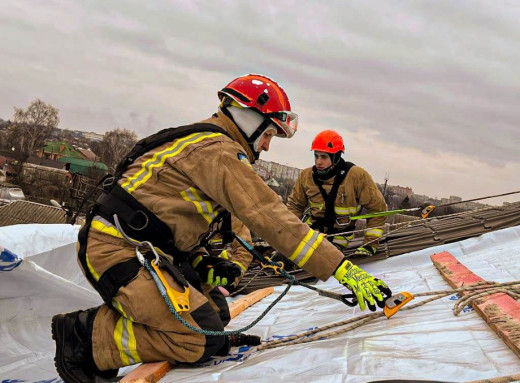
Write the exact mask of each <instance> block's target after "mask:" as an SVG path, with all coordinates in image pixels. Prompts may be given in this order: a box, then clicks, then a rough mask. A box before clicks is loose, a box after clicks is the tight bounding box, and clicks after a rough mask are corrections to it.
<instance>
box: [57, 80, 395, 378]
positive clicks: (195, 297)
mask: <svg viewBox="0 0 520 383" xmlns="http://www.w3.org/2000/svg"><path fill="white" fill-rule="evenodd" d="M219 98H220V101H221V103H220V107H219V111H218V113H216V114H215V115H213V116H212V117H211V118H209V119H207V120H205V121H202V122H201V123H198V124H194V125H193V126H191V127H188V128H189V129H194V128H197V127H199V128H200V127H201V126H202V127H208V131H200V129H199V131H197V132H195V133H191V134H186V135H185V136H182V137H180V138H176V139H174V140H172V141H167V142H164V143H163V144H161V145H159V146H157V147H155V148H154V149H152V150H150V151H148V152H146V153H145V154H143V155H141V156H139V157H137V158H130V159H129V158H127V159H126V160H128V166H127V167H124V169H125V170H124V172H123V173H122V175H121V176H120V177H118V178H117V177H116V178H117V179H116V181H117V182H115V184H116V185H115V186H114V185H112V186H111V187H112V189H110V190H111V191H110V192H109V193H107V194H106V195H102V197H100V199H98V204H97V205H96V206H97V208H95V209H94V211H93V216H91V217H90V220H88V221H87V224H86V225H85V227H84V228H83V229H82V230H81V232H80V235H79V249H78V260H79V263H80V266H81V268H82V270H83V272H84V274H85V276H86V277H87V279H88V280H89V282H90V283H91V284H92V285H93V286H94V287H95V288H96V289H97V291H98V292H100V294H101V296H102V297H103V299H104V301H105V304H103V305H101V306H100V307H96V308H92V309H88V310H86V311H77V312H72V313H68V314H59V315H56V316H54V317H53V319H52V334H53V338H54V340H55V341H56V356H55V364H56V368H57V371H58V373H59V375H60V376H61V377H62V378H63V380H64V381H66V382H89V381H94V379H95V377H96V376H101V377H104V378H108V377H113V376H115V374H116V373H117V369H118V368H119V367H122V366H127V365H131V364H135V363H139V362H151V361H161V360H167V361H170V362H172V363H177V362H182V363H195V362H201V361H204V360H207V359H208V358H210V357H211V356H213V355H226V354H227V353H228V351H229V348H230V346H232V345H233V338H232V337H231V336H228V335H224V334H218V333H217V334H216V335H206V334H201V333H198V332H195V331H193V330H191V329H189V328H187V327H186V326H184V325H183V324H182V323H181V322H180V321H179V320H177V319H176V317H175V316H174V315H173V314H172V312H170V311H169V308H168V306H167V305H166V303H165V301H164V299H163V297H162V296H161V295H160V292H159V289H158V287H157V285H156V283H155V282H154V280H153V279H152V276H151V274H150V272H149V271H148V269H146V268H143V267H137V266H136V261H135V259H136V254H141V252H140V251H139V248H138V247H136V246H137V245H136V246H133V245H132V244H131V243H134V242H132V235H134V234H135V235H138V234H139V233H140V231H139V230H144V232H146V230H148V227H149V226H152V228H153V230H150V231H148V234H149V238H148V240H149V241H150V242H151V243H152V244H153V246H154V248H155V249H156V252H158V253H159V254H161V256H162V254H163V253H164V254H165V255H164V257H166V258H173V261H172V263H171V265H170V266H171V267H172V268H173V269H174V270H173V271H175V270H177V272H178V271H179V270H180V271H181V272H182V274H183V276H182V275H181V276H179V275H178V274H177V277H176V278H173V277H170V276H169V275H168V273H165V275H166V276H167V277H168V282H169V284H170V285H171V286H173V287H174V288H175V290H178V291H183V287H182V286H183V283H184V282H183V279H184V278H185V279H186V280H188V281H189V310H188V311H180V312H179V315H180V316H181V317H182V318H183V319H184V320H185V321H186V322H188V324H191V325H192V326H194V327H196V328H201V329H204V330H213V331H223V330H224V327H225V325H226V324H227V321H229V311H228V309H227V305H225V299H224V298H223V297H222V295H220V294H219V292H218V289H213V290H210V291H209V290H208V289H203V288H201V287H200V285H202V284H211V285H224V286H225V285H227V284H229V283H230V281H232V280H233V279H234V278H236V277H237V276H239V275H240V272H241V271H240V267H239V266H238V265H236V264H234V263H232V262H229V261H226V260H223V259H221V258H217V257H209V256H204V255H198V253H197V250H196V249H197V248H198V247H199V246H200V240H201V237H203V236H204V235H205V233H207V232H208V229H209V227H210V224H211V223H212V222H214V220H215V217H218V215H219V214H221V213H222V212H223V210H224V209H225V210H227V211H228V212H230V213H231V214H232V215H233V216H236V217H237V218H238V219H239V220H240V221H241V222H243V223H244V224H245V225H246V226H247V227H248V228H249V229H251V230H252V231H254V232H255V233H257V234H258V235H259V236H261V237H262V238H264V239H265V240H266V241H268V242H269V243H270V244H271V245H272V246H273V247H274V248H275V249H277V250H278V251H280V252H281V253H282V254H287V255H288V257H289V258H290V259H291V260H292V261H293V262H294V263H296V264H297V265H298V266H299V267H301V268H303V269H305V270H307V271H309V272H310V273H312V274H313V275H315V276H316V277H317V278H319V279H321V280H327V279H328V278H329V277H330V276H334V277H335V278H336V279H337V280H338V281H339V282H340V283H341V284H343V285H344V286H345V287H347V288H348V289H350V290H351V291H353V292H354V293H355V294H356V297H357V300H358V303H359V306H360V307H361V308H362V309H364V308H365V307H366V305H368V307H369V308H370V309H371V310H375V309H376V305H378V306H379V307H383V306H384V299H383V295H390V294H391V292H390V290H389V289H388V286H387V285H386V284H385V283H384V282H383V281H381V280H379V279H376V278H374V277H373V276H371V275H370V274H368V273H366V272H365V271H364V270H362V269H360V268H359V267H357V266H356V265H353V264H352V263H351V262H349V261H348V260H344V259H343V255H342V254H341V252H339V251H338V250H337V249H336V248H335V247H334V246H333V245H332V244H331V243H330V242H329V241H327V240H325V238H324V236H323V235H322V234H320V233H319V232H317V231H315V230H313V229H311V228H309V226H308V225H306V224H304V223H302V222H301V221H300V220H299V219H298V218H297V217H296V216H295V215H294V214H292V213H291V212H290V211H289V210H288V209H287V207H286V206H285V205H284V204H283V203H282V202H281V201H280V199H279V197H278V196H277V195H276V194H275V193H274V192H273V191H272V190H271V189H270V188H269V187H268V186H267V185H265V183H264V182H263V181H262V179H261V178H260V177H259V176H258V175H257V174H256V173H255V172H254V170H253V169H252V167H251V162H253V161H254V160H255V159H256V158H257V157H258V155H259V153H260V152H261V151H264V150H265V151H267V150H268V149H269V144H270V141H271V139H272V137H273V136H275V135H276V136H281V137H291V136H292V135H293V134H294V133H295V131H296V124H297V116H296V114H295V113H293V112H292V111H291V107H290V104H289V100H288V98H287V95H286V94H285V92H284V90H283V89H282V88H281V87H280V86H279V85H278V84H277V83H276V82H274V81H273V80H271V79H269V78H267V77H265V76H261V75H247V76H242V77H239V78H237V79H235V80H233V81H232V82H231V83H229V84H228V85H227V86H226V87H225V88H223V89H222V90H221V91H220V92H219ZM216 127H217V131H215V129H213V128H216ZM183 128H185V127H183ZM218 128H220V130H218ZM177 129H182V128H177ZM189 129H188V131H190V130H189ZM212 130H213V131H212ZM162 132H163V131H161V132H159V133H158V135H159V136H161V133H162ZM161 137H163V136H161ZM142 141H144V142H143V145H145V144H146V139H145V140H142ZM138 145H139V143H138ZM126 160H125V161H126ZM116 174H117V172H116ZM116 191H117V192H116ZM108 202H111V203H108ZM124 206H134V207H135V209H134V210H136V212H135V214H129V213H128V209H127V210H125V209H126V208H124ZM118 209H119V210H118ZM114 211H117V212H118V213H114ZM118 216H119V217H118ZM132 230H134V231H132ZM125 232H126V233H125ZM125 238H126V239H125ZM168 238H172V240H171V241H168V240H167V239H168ZM145 240H146V239H142V238H139V241H145ZM168 252H170V254H168ZM187 259H189V261H188V262H187V261H186V260H187ZM201 265H202V266H203V267H201ZM173 271H172V275H173V276H175V273H174V272H173Z"/></svg>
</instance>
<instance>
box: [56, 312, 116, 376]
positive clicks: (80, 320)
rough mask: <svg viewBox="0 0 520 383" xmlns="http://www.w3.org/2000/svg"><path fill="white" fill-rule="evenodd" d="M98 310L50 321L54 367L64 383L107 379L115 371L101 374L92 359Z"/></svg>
mask: <svg viewBox="0 0 520 383" xmlns="http://www.w3.org/2000/svg"><path fill="white" fill-rule="evenodd" d="M97 311H98V308H93V309H88V310H86V311H76V312H72V313H68V314H58V315H55V316H54V317H53V318H52V325H51V326H52V339H54V340H55V341H56V356H55V357H54V364H55V366H56V370H57V371H58V374H59V375H60V377H61V378H62V379H63V381H65V382H66V383H69V382H70V383H90V382H94V381H95V377H96V376H99V377H102V378H104V379H110V378H113V377H115V376H117V372H118V370H106V371H101V370H99V369H98V368H97V366H96V364H95V362H94V357H93V355H92V327H93V324H94V318H95V316H96V313H97Z"/></svg>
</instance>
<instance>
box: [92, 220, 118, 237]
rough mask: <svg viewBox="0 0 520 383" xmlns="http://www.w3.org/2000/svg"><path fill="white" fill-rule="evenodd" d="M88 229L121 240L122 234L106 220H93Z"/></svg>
mask: <svg viewBox="0 0 520 383" xmlns="http://www.w3.org/2000/svg"><path fill="white" fill-rule="evenodd" d="M109 225H110V226H109ZM90 227H92V228H94V229H96V230H97V231H100V232H102V233H105V234H108V235H111V236H112V237H116V238H123V234H121V233H120V232H119V230H117V229H116V228H115V227H114V226H112V225H111V224H110V223H109V222H108V221H106V220H104V219H102V218H100V219H93V220H92V223H91V224H90Z"/></svg>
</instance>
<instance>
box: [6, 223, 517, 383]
mask: <svg viewBox="0 0 520 383" xmlns="http://www.w3.org/2000/svg"><path fill="white" fill-rule="evenodd" d="M77 230H78V227H77V226H71V225H19V226H15V227H4V228H0V244H2V245H4V246H5V247H7V248H8V249H10V250H12V251H13V252H15V253H18V255H20V256H21V257H22V258H24V259H25V260H24V261H23V262H22V263H21V264H20V265H19V266H18V267H16V268H14V269H13V270H11V271H8V272H5V273H2V275H1V278H0V322H1V323H2V326H0V339H2V346H3V347H2V348H0V376H2V378H4V379H11V380H15V379H19V380H22V379H25V380H26V381H28V382H31V381H32V382H37V381H42V380H44V379H49V380H51V379H55V378H57V374H56V372H55V371H54V366H53V360H52V358H53V357H54V342H53V341H52V339H51V335H50V331H49V327H50V319H51V317H52V315H54V314H55V313H57V312H68V311H73V310H77V309H85V308H87V307H92V306H95V305H97V304H99V303H100V301H101V300H100V298H99V296H97V294H96V293H95V292H94V291H93V290H92V289H91V288H90V287H89V286H88V285H87V283H86V281H85V279H84V278H83V275H82V274H81V272H80V271H79V268H78V266H77V263H76V259H75V241H76V236H77ZM445 250H446V251H450V252H451V253H452V254H454V255H455V256H456V257H457V259H459V260H460V261H461V262H462V263H464V264H465V265H466V266H468V268H470V269H471V270H473V271H474V272H475V273H476V274H478V275H480V276H482V277H483V278H485V279H486V280H494V281H497V282H505V281H512V280H519V279H520V263H519V262H517V260H516V259H515V258H514V257H511V256H510V254H512V253H513V254H516V253H518V252H520V227H518V226H517V227H513V228H509V229H504V230H500V231H495V232H492V233H488V234H485V235H482V236H479V237H477V238H472V239H468V240H466V241H462V242H457V243H452V244H447V245H442V246H438V247H435V248H431V249H426V250H422V251H418V252H414V253H409V254H405V255H402V256H399V257H392V258H390V259H386V260H384V261H378V262H371V263H369V264H366V265H365V266H364V268H365V269H366V270H367V271H368V272H370V273H372V274H373V275H375V276H377V277H379V278H382V279H383V280H385V281H386V282H387V283H388V284H389V285H390V286H391V287H392V289H393V290H394V291H395V292H397V291H410V292H412V293H418V292H423V291H433V290H445V289H448V288H449V287H448V285H447V283H446V282H444V280H443V279H442V277H441V276H440V274H439V273H438V272H437V270H436V269H435V267H434V266H433V264H432V262H431V260H430V259H429V256H430V255H431V254H433V253H437V252H441V251H445ZM319 287H320V288H323V289H327V290H332V291H335V292H342V291H345V290H344V288H343V287H342V286H339V285H338V283H337V281H335V280H334V279H333V278H331V279H330V280H329V281H327V282H324V283H320V284H319ZM283 290H284V287H281V286H280V287H277V288H276V289H275V293H274V294H272V295H271V296H269V297H267V298H265V299H264V300H262V301H261V302H259V303H257V304H255V305H253V306H251V307H250V308H248V309H247V310H246V311H244V312H243V313H242V314H240V315H239V316H238V317H236V318H235V319H233V320H232V322H231V323H230V325H229V326H228V329H229V330H236V329H239V328H241V327H243V326H246V325H248V324H249V323H251V322H252V321H253V320H254V319H256V317H258V316H259V315H260V314H261V313H262V312H263V311H264V310H265V309H266V308H267V307H268V306H269V305H270V304H271V303H272V302H273V301H274V299H276V298H277V297H278V295H279V294H280V293H281V292H282V291H283ZM419 299H420V298H417V300H419ZM453 299H455V296H451V297H449V298H443V299H440V300H438V301H435V302H432V303H428V304H426V305H424V306H421V307H417V308H415V309H413V310H410V311H401V312H399V313H397V314H396V315H395V316H394V317H392V318H391V319H389V320H387V319H386V318H380V319H376V320H373V321H372V322H370V323H368V324H366V325H363V326H362V327H359V328H357V329H355V330H351V331H349V332H346V333H344V334H341V335H335V336H333V337H330V338H327V339H322V340H317V341H314V342H311V343H305V344H299V345H292V346H285V347H281V348H274V349H270V350H265V351H260V352H258V351H256V349H255V348H249V347H241V348H239V349H236V348H235V349H233V350H232V352H231V354H230V355H228V356H225V357H215V358H212V359H211V360H209V361H208V362H206V363H203V364H201V365H200V366H199V367H195V368H193V367H182V366H178V367H175V368H174V369H173V370H172V371H170V372H169V373H168V374H167V375H166V376H165V377H164V378H162V379H161V381H160V382H161V383H169V382H184V381H189V382H244V381H251V382H273V381H281V380H283V381H284V382H289V383H290V382H302V381H306V382H308V381H310V382H347V383H358V382H359V383H361V382H367V381H375V380H382V379H396V380H400V381H402V380H407V379H415V380H428V379H430V380H437V381H460V382H464V381H470V380H477V379H484V378H494V377H498V376H506V375H509V374H514V373H517V372H518V366H519V361H518V358H517V357H516V355H515V354H514V353H513V352H512V351H511V350H510V349H509V348H508V347H507V346H506V345H505V344H504V343H503V342H502V341H501V340H500V338H498V336H497V335H496V334H495V333H494V332H493V331H492V330H491V329H490V328H489V326H488V325H487V324H486V323H485V322H484V321H483V320H482V319H480V317H479V316H478V315H477V314H476V313H475V312H473V311H472V310H465V312H464V313H463V314H462V315H461V316H459V317H455V316H453V314H452V306H453V303H454V301H453ZM361 314H362V313H361V312H360V311H359V309H358V308H357V307H355V308H350V307H347V306H345V305H343V304H342V303H340V302H337V301H334V300H331V299H327V298H324V297H320V296H318V295H317V294H315V293H314V292H312V291H309V290H307V289H304V288H303V287H299V286H294V287H293V288H292V289H291V290H290V291H289V293H288V294H287V295H286V296H285V297H284V298H283V299H282V300H281V301H280V303H279V304H278V305H276V306H275V307H274V308H273V310H272V311H271V312H270V313H269V314H268V315H267V316H266V317H265V318H264V319H262V320H261V321H260V322H259V323H258V325H256V326H255V327H253V328H252V329H251V330H249V331H248V332H250V333H252V334H255V335H260V336H262V338H263V339H266V340H273V339H280V338H284V337H287V336H289V335H293V334H297V333H300V332H302V331H305V330H307V329H311V328H314V327H315V326H325V325H329V324H332V323H336V322H338V321H342V320H345V319H349V318H351V317H355V316H358V315H361Z"/></svg>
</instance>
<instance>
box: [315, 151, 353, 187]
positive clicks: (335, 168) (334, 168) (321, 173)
mask: <svg viewBox="0 0 520 383" xmlns="http://www.w3.org/2000/svg"><path fill="white" fill-rule="evenodd" d="M341 153H342V152H337V153H334V154H330V153H329V156H330V157H331V159H332V158H333V156H337V160H336V162H333V164H332V165H330V166H329V167H328V168H326V169H323V170H318V168H317V167H316V165H314V166H313V167H312V172H313V173H314V174H316V176H317V177H318V178H319V179H320V180H328V179H329V178H332V177H334V176H335V175H336V174H338V172H339V171H340V170H341V169H342V168H343V164H344V163H345V161H344V160H343V158H341Z"/></svg>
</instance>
